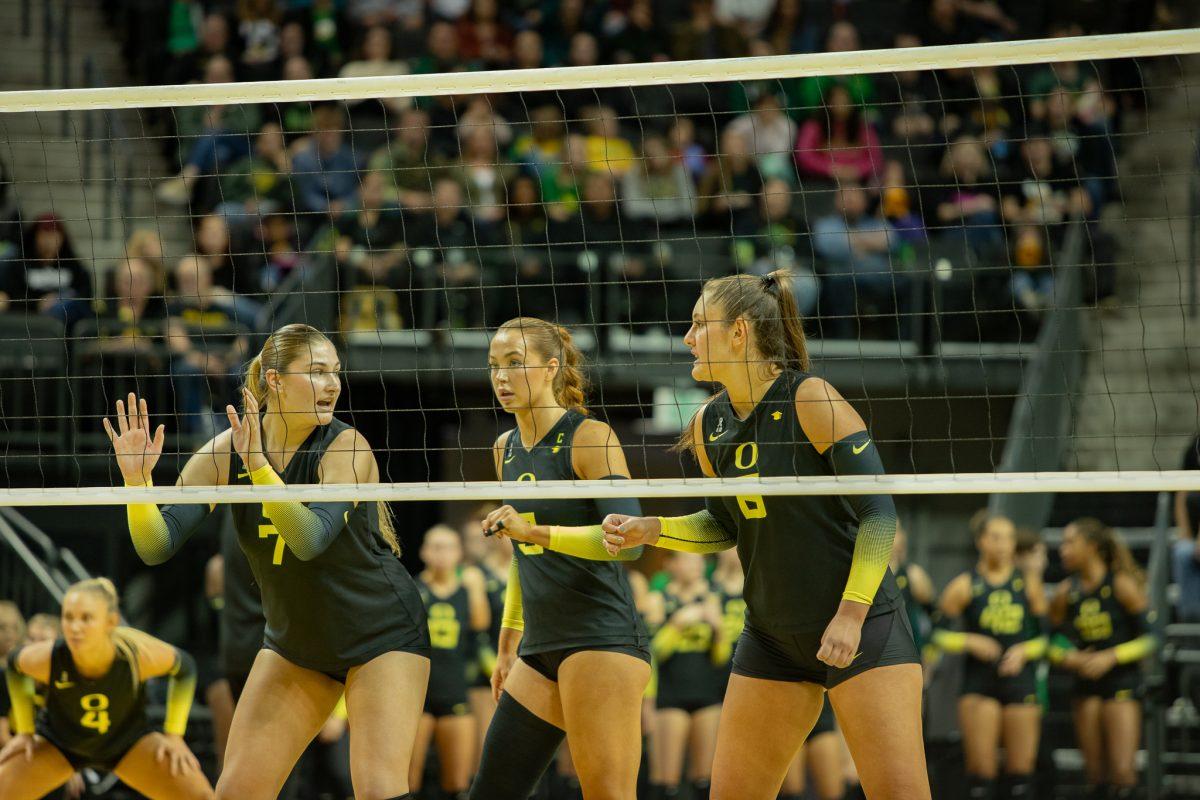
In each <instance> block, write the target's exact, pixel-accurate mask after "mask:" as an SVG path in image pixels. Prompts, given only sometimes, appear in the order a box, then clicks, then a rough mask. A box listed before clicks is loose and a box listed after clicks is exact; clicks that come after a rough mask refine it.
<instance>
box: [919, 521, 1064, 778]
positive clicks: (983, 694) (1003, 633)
mask: <svg viewBox="0 0 1200 800" xmlns="http://www.w3.org/2000/svg"><path fill="white" fill-rule="evenodd" d="M971 533H972V535H973V536H974V538H975V547H976V549H978V551H979V561H978V563H977V564H976V566H975V568H974V569H973V570H971V571H970V572H964V573H962V574H961V575H959V576H958V577H957V578H955V579H954V580H952V581H951V582H950V583H949V584H948V585H947V586H946V588H945V590H944V591H943V592H942V596H941V599H940V600H939V601H938V614H939V622H938V627H937V628H935V630H934V632H933V642H934V644H936V645H937V646H938V647H940V648H941V649H942V650H945V651H947V652H952V653H966V654H967V656H968V658H967V661H966V666H965V668H964V672H963V683H962V693H961V696H960V697H959V701H958V721H959V727H960V729H961V730H962V738H963V757H964V760H965V762H966V773H967V789H968V793H967V796H968V797H969V798H971V800H975V798H987V799H988V800H990V799H991V798H993V797H996V796H998V797H1001V798H1007V797H1014V798H1017V797H1019V798H1030V797H1032V796H1033V794H1034V782H1033V771H1034V766H1035V765H1036V763H1037V753H1038V740H1039V737H1040V733H1041V722H1042V707H1041V704H1040V703H1039V700H1038V693H1037V674H1036V672H1037V671H1036V662H1037V661H1038V660H1039V659H1041V658H1042V656H1043V655H1045V652H1046V636H1045V635H1044V633H1043V631H1042V627H1043V619H1044V617H1045V616H1046V611H1047V607H1046V593H1045V590H1044V588H1043V586H1042V580H1041V576H1040V575H1036V574H1033V573H1022V572H1021V571H1020V570H1018V569H1017V568H1016V564H1015V553H1016V529H1015V528H1014V526H1013V523H1012V521H1011V520H1009V519H1008V518H1007V517H1003V516H999V515H994V514H989V513H988V512H987V511H986V510H984V511H980V512H979V513H977V514H976V515H975V516H973V517H972V518H971ZM959 617H962V618H963V622H964V630H962V631H950V630H947V629H946V628H944V627H942V626H943V625H944V624H945V622H946V621H947V620H955V619H958V618H959ZM1000 747H1003V748H1004V776H1003V781H1004V784H1005V787H1004V788H1002V789H1001V790H999V791H997V787H996V782H997V780H998V778H999V777H1000V776H999V771H1000V754H999V748H1000Z"/></svg>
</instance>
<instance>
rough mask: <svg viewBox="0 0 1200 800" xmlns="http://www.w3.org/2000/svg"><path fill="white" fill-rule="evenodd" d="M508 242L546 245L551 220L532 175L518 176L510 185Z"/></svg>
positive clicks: (507, 220) (507, 209)
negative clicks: (547, 230)
mask: <svg viewBox="0 0 1200 800" xmlns="http://www.w3.org/2000/svg"><path fill="white" fill-rule="evenodd" d="M506 211H507V215H506V216H507V219H506V222H507V226H506V227H507V230H508V241H509V242H510V243H511V244H513V245H517V246H521V245H536V244H541V245H544V244H545V243H546V227H547V226H548V225H549V223H550V220H549V218H548V217H547V216H546V206H545V205H544V204H543V203H542V198H541V195H540V194H539V193H538V184H537V181H536V180H535V179H534V177H533V176H532V175H528V174H525V175H518V176H516V177H515V178H514V179H513V180H512V181H511V182H510V183H509V184H508V203H507V206H506Z"/></svg>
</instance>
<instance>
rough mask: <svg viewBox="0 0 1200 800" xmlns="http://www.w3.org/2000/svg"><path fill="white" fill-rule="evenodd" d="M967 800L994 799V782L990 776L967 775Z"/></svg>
mask: <svg viewBox="0 0 1200 800" xmlns="http://www.w3.org/2000/svg"><path fill="white" fill-rule="evenodd" d="M967 800H996V782H995V781H994V780H992V779H991V778H980V777H979V776H977V775H968V776H967Z"/></svg>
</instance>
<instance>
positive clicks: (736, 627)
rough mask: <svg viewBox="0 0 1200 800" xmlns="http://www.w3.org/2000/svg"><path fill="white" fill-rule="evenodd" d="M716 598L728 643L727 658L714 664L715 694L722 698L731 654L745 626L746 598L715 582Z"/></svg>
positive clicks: (731, 665)
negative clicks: (715, 674) (719, 604)
mask: <svg viewBox="0 0 1200 800" xmlns="http://www.w3.org/2000/svg"><path fill="white" fill-rule="evenodd" d="M716 588H717V598H718V600H719V601H720V603H721V634H722V635H723V636H724V637H725V641H727V642H729V643H730V651H729V659H728V660H726V661H725V662H724V663H722V664H717V665H715V668H716V673H717V694H718V695H719V696H720V697H722V698H724V697H725V689H726V688H727V687H728V686H729V676H730V675H731V674H732V672H733V656H734V654H735V653H736V652H737V643H738V639H740V638H741V636H742V630H743V629H745V627H746V598H745V597H744V594H743V592H731V591H729V590H728V589H726V588H725V587H724V586H721V585H720V584H719V583H718V584H716Z"/></svg>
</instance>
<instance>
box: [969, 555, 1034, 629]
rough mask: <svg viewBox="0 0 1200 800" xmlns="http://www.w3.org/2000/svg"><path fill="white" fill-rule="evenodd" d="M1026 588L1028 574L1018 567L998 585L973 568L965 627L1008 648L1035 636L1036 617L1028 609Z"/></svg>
mask: <svg viewBox="0 0 1200 800" xmlns="http://www.w3.org/2000/svg"><path fill="white" fill-rule="evenodd" d="M1025 591H1026V586H1025V577H1024V576H1023V575H1021V573H1020V572H1018V571H1017V570H1015V569H1014V570H1013V571H1012V573H1011V574H1010V575H1009V576H1008V578H1007V579H1006V580H1005V581H1004V582H1003V583H1001V584H999V585H996V586H993V585H992V584H990V583H988V582H987V580H986V579H985V578H984V577H983V576H982V575H981V574H980V573H979V571H978V570H972V571H971V602H970V604H968V605H967V610H966V613H965V614H964V615H963V622H964V625H965V628H966V630H967V631H969V632H971V633H982V634H985V635H987V636H990V637H992V638H993V639H995V640H996V641H998V642H1000V646H1001V647H1003V648H1005V649H1007V648H1009V647H1011V646H1012V645H1014V644H1016V643H1017V642H1023V641H1026V640H1028V639H1031V638H1033V637H1034V635H1035V634H1036V632H1037V621H1036V620H1035V619H1034V617H1033V615H1032V614H1031V613H1030V611H1029V598H1028V596H1027V595H1026V594H1025Z"/></svg>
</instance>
